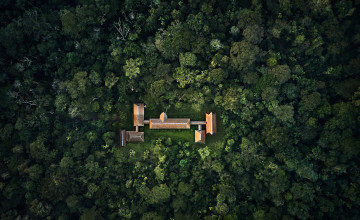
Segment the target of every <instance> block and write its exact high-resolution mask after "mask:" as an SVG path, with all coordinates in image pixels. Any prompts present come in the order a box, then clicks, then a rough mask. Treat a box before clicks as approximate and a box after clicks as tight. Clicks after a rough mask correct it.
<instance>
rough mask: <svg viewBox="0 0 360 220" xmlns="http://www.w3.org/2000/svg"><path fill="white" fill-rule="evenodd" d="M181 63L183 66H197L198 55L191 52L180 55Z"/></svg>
mask: <svg viewBox="0 0 360 220" xmlns="http://www.w3.org/2000/svg"><path fill="white" fill-rule="evenodd" d="M179 62H180V65H181V66H184V67H186V66H195V64H196V55H195V54H193V53H190V52H186V53H180V55H179Z"/></svg>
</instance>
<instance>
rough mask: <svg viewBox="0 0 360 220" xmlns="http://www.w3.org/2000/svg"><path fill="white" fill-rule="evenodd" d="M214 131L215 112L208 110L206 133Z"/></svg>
mask: <svg viewBox="0 0 360 220" xmlns="http://www.w3.org/2000/svg"><path fill="white" fill-rule="evenodd" d="M216 131H217V129H216V114H215V113H212V112H210V114H206V133H207V134H208V133H210V134H215V133H216Z"/></svg>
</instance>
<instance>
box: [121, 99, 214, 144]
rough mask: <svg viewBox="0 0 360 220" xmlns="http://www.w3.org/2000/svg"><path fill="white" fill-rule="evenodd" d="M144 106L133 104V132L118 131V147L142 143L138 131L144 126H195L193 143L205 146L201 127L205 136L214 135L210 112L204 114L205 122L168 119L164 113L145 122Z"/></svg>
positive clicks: (164, 127)
mask: <svg viewBox="0 0 360 220" xmlns="http://www.w3.org/2000/svg"><path fill="white" fill-rule="evenodd" d="M144 116H145V114H144V104H143V103H134V126H135V131H125V130H121V131H120V141H119V142H120V146H123V147H125V146H126V142H143V141H144V132H140V131H139V127H140V126H144V125H146V124H148V125H149V128H150V129H190V126H191V125H197V126H198V129H197V130H195V143H201V144H205V130H202V126H203V125H204V126H206V134H209V133H210V134H211V135H213V134H215V133H216V114H215V113H212V112H210V114H206V121H191V120H190V118H168V117H167V115H166V113H165V112H163V113H161V115H160V117H159V118H150V119H149V120H145V117H144Z"/></svg>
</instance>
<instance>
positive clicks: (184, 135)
mask: <svg viewBox="0 0 360 220" xmlns="http://www.w3.org/2000/svg"><path fill="white" fill-rule="evenodd" d="M162 111H163V110H161V109H155V110H152V111H150V110H147V109H146V108H145V119H146V120H148V119H150V118H159V116H160V114H161V112H162ZM210 112H214V113H217V120H216V121H217V133H216V134H214V135H210V134H207V135H206V144H205V145H202V144H195V142H194V141H195V132H194V131H195V129H197V126H191V129H174V130H165V129H164V130H152V129H150V128H149V125H145V126H144V127H140V128H139V131H144V132H145V141H144V142H140V143H127V147H129V148H132V149H134V150H135V151H137V152H142V151H144V150H146V149H147V148H149V147H150V146H151V143H152V141H154V140H156V139H158V138H171V140H173V141H183V142H190V143H194V144H195V145H198V146H199V147H200V146H211V145H214V144H216V142H218V141H221V140H222V138H223V136H224V125H223V124H222V121H221V119H220V114H219V112H218V111H217V109H216V108H215V107H214V106H211V105H208V106H204V107H203V108H202V109H201V110H200V111H199V112H196V111H194V110H193V109H192V108H191V106H190V105H184V106H183V107H182V108H181V109H175V108H172V109H168V110H167V112H166V114H167V115H168V117H169V118H190V119H191V121H205V120H206V118H205V113H210ZM124 127H125V129H126V130H135V127H134V126H133V112H130V114H129V118H128V120H127V122H126V125H125V126H124ZM203 129H205V127H203Z"/></svg>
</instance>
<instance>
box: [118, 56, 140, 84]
mask: <svg viewBox="0 0 360 220" xmlns="http://www.w3.org/2000/svg"><path fill="white" fill-rule="evenodd" d="M143 64H144V62H143V61H142V59H140V58H136V59H132V58H130V59H129V60H126V65H125V66H124V67H123V69H124V71H125V75H126V76H127V77H129V79H135V78H136V77H138V75H139V74H140V67H141V65H143Z"/></svg>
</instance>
